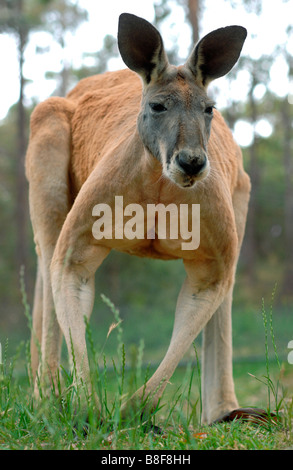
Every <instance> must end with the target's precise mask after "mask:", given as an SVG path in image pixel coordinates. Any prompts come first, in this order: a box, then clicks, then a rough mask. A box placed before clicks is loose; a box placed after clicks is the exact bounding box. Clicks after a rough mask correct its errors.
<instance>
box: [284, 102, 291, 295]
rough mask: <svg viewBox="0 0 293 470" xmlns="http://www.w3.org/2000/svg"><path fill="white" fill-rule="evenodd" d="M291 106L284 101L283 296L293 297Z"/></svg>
mask: <svg viewBox="0 0 293 470" xmlns="http://www.w3.org/2000/svg"><path fill="white" fill-rule="evenodd" d="M290 106H291V105H290V104H289V102H288V99H287V97H286V98H285V99H284V102H283V105H282V108H281V116H282V123H283V129H284V141H283V162H284V169H285V200H284V231H285V272H284V279H283V289H282V290H283V294H284V295H286V296H291V297H293V155H292V148H291V147H292V146H291V139H292V125H291V121H292V119H291V116H290Z"/></svg>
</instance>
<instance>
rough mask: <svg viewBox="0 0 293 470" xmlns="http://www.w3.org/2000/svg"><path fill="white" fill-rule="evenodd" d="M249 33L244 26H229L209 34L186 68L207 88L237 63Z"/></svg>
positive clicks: (199, 45) (201, 42) (197, 47)
mask: <svg viewBox="0 0 293 470" xmlns="http://www.w3.org/2000/svg"><path fill="white" fill-rule="evenodd" d="M246 36H247V31H246V29H245V28H243V27H242V26H227V27H226V28H220V29H216V30H215V31H212V32H211V33H209V34H207V35H206V36H205V37H204V38H203V39H201V41H200V42H199V43H198V44H197V45H196V46H195V48H194V49H193V51H192V53H191V55H190V57H189V58H188V60H187V62H186V64H185V66H186V67H189V68H190V69H191V71H192V72H193V74H194V75H195V77H196V81H197V82H198V85H200V86H202V87H204V88H206V87H207V86H208V84H209V83H210V82H211V81H212V80H215V79H216V78H219V77H222V76H223V75H226V74H227V73H228V72H229V71H230V70H231V69H232V67H233V66H234V65H235V63H236V62H237V60H238V58H239V56H240V52H241V49H242V46H243V43H244V41H245V39H246Z"/></svg>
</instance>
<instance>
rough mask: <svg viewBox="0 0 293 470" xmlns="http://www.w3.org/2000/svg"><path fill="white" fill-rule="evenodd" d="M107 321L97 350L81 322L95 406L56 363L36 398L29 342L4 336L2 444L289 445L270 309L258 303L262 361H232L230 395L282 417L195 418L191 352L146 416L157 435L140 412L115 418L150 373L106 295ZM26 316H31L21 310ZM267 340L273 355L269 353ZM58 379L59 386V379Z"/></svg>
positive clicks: (292, 414)
mask: <svg viewBox="0 0 293 470" xmlns="http://www.w3.org/2000/svg"><path fill="white" fill-rule="evenodd" d="M103 301H104V303H105V304H106V305H107V307H108V308H110V310H111V311H112V313H113V316H114V318H113V323H112V325H111V327H110V328H109V331H108V335H105V338H104V343H103V346H102V348H101V349H97V348H96V346H95V344H96V343H95V340H94V338H93V331H92V329H91V327H90V325H88V324H87V341H88V349H89V356H90V361H91V365H92V382H93V385H94V389H95V391H96V394H97V396H98V397H99V402H100V409H101V414H102V418H103V419H102V422H101V420H100V415H99V410H98V409H97V406H96V404H95V402H94V400H92V399H91V397H89V396H88V394H87V392H86V391H85V388H84V387H83V386H82V384H81V385H78V386H77V385H75V381H74V373H70V372H68V371H67V369H66V367H63V368H61V374H60V381H59V383H58V390H59V397H58V398H57V397H56V394H55V392H54V390H50V391H49V393H47V394H45V392H44V391H43V390H41V398H40V399H39V400H36V399H35V398H34V394H33V383H32V380H31V371H30V353H29V344H28V342H23V343H21V344H20V345H19V347H18V349H17V351H16V352H15V353H14V355H12V356H11V352H10V349H9V342H6V344H5V345H2V346H3V350H2V355H1V357H2V358H1V359H0V449H2V450H3V449H11V450H14V449H15V450H16V449H34V450H42V449H50V450H53V449H56V450H57V449H59V450H61V449H62V450H71V449H72V450H73V449H83V450H90V449H95V450H98V449H100V450H102V449H106V450H112V449H115V450H116V449H123V450H133V449H139V450H141V449H154V450H191V449H193V450H195V449H199V450H207V449H225V450H228V449H230V450H236V449H239V450H244V449H246V450H250V449H256V450H260V449H283V448H288V447H290V446H292V445H293V430H292V418H293V409H292V408H293V396H292V389H293V387H292V385H293V367H292V366H291V365H289V364H288V363H286V362H285V361H284V363H282V362H281V361H280V359H279V357H278V354H277V348H276V342H275V334H274V328H273V323H272V312H271V310H270V312H269V313H267V312H266V310H265V307H264V306H263V308H262V317H263V329H264V344H263V351H264V356H263V357H264V359H263V361H252V362H251V361H248V362H243V361H238V362H237V361H236V363H235V367H234V376H235V386H236V393H237V395H238V398H239V401H240V403H241V406H258V407H262V408H264V409H267V410H268V412H270V413H272V412H274V411H277V413H278V415H279V416H280V423H278V424H275V422H274V421H269V422H268V423H265V424H262V425H260V424H257V425H256V424H253V423H247V422H246V423H245V422H241V421H234V422H232V423H224V424H217V425H213V426H205V425H202V424H201V421H200V410H201V396H200V379H201V377H200V364H199V362H198V361H197V352H196V350H194V349H193V351H192V355H193V357H192V358H189V359H188V358H187V359H188V360H187V364H186V365H185V366H181V367H179V368H178V369H177V370H176V372H175V373H174V376H173V377H172V379H171V383H170V384H169V385H168V386H167V389H166V391H165V394H164V396H163V398H162V400H161V401H160V403H159V405H158V407H157V409H156V410H155V412H154V413H153V416H152V417H151V421H152V423H153V425H157V426H159V427H160V428H161V429H162V431H163V433H162V434H160V435H158V434H156V433H154V432H153V428H151V427H150V426H149V423H147V425H145V424H143V423H142V422H141V421H140V414H141V413H140V412H137V413H136V414H134V415H133V416H130V417H129V419H128V420H127V421H125V420H122V418H121V413H120V410H121V403H122V402H123V401H124V400H125V397H126V396H127V395H128V396H129V395H131V394H132V393H133V392H134V391H135V390H136V389H137V388H138V387H139V386H140V385H142V384H143V383H145V382H146V381H147V379H148V377H150V375H151V374H152V372H153V366H151V365H150V366H146V365H145V363H144V343H143V342H142V341H141V342H140V343H139V345H138V346H134V345H131V346H130V347H126V346H125V344H124V330H123V323H121V319H120V316H119V311H118V310H117V309H116V308H115V306H114V305H113V304H112V303H111V302H110V301H109V300H108V299H107V298H105V297H104V298H103ZM27 315H28V317H29V314H28V312H27ZM110 338H112V340H113V338H114V339H115V341H114V344H115V345H116V351H114V354H113V356H112V358H111V356H108V355H106V354H105V351H106V346H107V342H108V340H109V339H110ZM269 339H271V343H272V349H273V357H272V358H271V357H270V348H269ZM61 384H62V385H61Z"/></svg>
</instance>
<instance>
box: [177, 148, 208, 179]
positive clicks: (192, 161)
mask: <svg viewBox="0 0 293 470" xmlns="http://www.w3.org/2000/svg"><path fill="white" fill-rule="evenodd" d="M176 160H177V164H178V165H179V166H180V168H181V169H182V170H184V172H185V173H186V174H187V175H189V176H195V175H197V174H198V173H200V172H201V171H202V170H203V169H204V168H205V166H206V163H207V158H206V155H204V154H201V155H200V156H197V155H191V154H190V153H189V152H186V151H185V150H182V151H181V152H179V153H178V155H177V156H176Z"/></svg>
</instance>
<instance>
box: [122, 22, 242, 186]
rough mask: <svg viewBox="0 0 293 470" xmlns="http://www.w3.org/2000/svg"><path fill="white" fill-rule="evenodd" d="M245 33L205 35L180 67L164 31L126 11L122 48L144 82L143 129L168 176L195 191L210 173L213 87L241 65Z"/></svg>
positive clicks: (224, 30)
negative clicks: (170, 56)
mask: <svg viewBox="0 0 293 470" xmlns="http://www.w3.org/2000/svg"><path fill="white" fill-rule="evenodd" d="M246 34H247V33H246V29H245V28H243V27H241V26H229V27H226V28H220V29H217V30H215V31H213V32H211V33H209V34H208V35H207V36H205V37H204V38H203V39H202V40H201V41H200V42H199V43H198V44H197V45H196V46H195V48H194V49H193V51H192V53H191V55H190V57H189V58H188V60H187V62H186V63H185V64H184V65H183V66H180V67H175V66H174V65H170V64H169V62H168V59H167V56H166V53H165V49H164V45H163V41H162V38H161V35H160V33H159V32H158V31H157V29H156V28H155V27H154V26H152V25H151V24H150V23H149V22H148V21H146V20H144V19H142V18H139V17H137V16H134V15H131V14H128V13H123V14H122V15H121V16H120V19H119V30H118V45H119V50H120V53H121V56H122V59H123V60H124V62H125V64H126V65H127V66H128V67H129V68H130V69H131V70H133V71H135V72H136V73H138V74H139V75H140V77H141V79H142V81H143V98H142V105H141V111H140V114H139V116H138V131H139V134H140V137H141V139H142V141H143V144H144V146H145V148H146V149H147V150H148V151H149V152H150V153H151V154H152V155H153V156H154V157H156V158H157V159H158V160H159V161H160V162H161V164H162V167H163V173H164V174H165V176H167V177H168V178H170V179H171V180H172V181H173V182H175V183H177V184H178V185H179V186H181V187H185V188H190V187H192V186H194V184H195V183H196V182H197V181H199V180H201V179H203V178H205V177H206V176H207V175H208V173H209V160H208V154H207V144H208V139H209V136H210V131H211V124H212V119H213V108H214V103H213V101H211V99H210V98H209V97H208V96H207V93H206V90H207V87H208V85H209V83H210V82H211V81H212V80H214V79H216V78H219V77H222V76H223V75H225V74H226V73H228V72H229V71H230V70H231V68H232V67H233V66H234V64H235V63H236V62H237V60H238V58H239V55H240V52H241V49H242V46H243V43H244V41H245V38H246Z"/></svg>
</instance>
